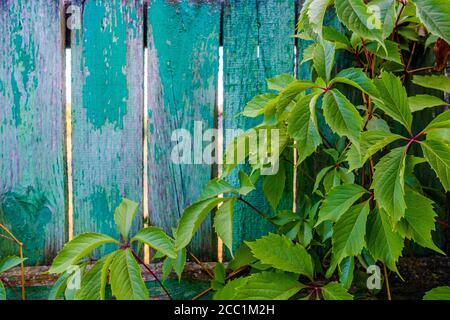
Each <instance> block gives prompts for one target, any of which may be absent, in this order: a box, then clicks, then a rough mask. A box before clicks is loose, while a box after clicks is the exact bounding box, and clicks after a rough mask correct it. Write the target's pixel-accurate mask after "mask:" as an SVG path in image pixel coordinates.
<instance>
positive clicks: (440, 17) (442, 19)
mask: <svg viewBox="0 0 450 320" xmlns="http://www.w3.org/2000/svg"><path fill="white" fill-rule="evenodd" d="M414 3H415V4H416V10H417V16H418V17H419V18H420V21H422V23H423V24H424V25H425V27H427V29H428V31H429V32H431V33H432V34H434V35H436V36H438V37H440V38H442V39H444V40H445V41H447V43H448V44H450V23H449V22H448V21H449V20H448V17H449V16H450V6H449V4H448V2H447V1H442V0H414Z"/></svg>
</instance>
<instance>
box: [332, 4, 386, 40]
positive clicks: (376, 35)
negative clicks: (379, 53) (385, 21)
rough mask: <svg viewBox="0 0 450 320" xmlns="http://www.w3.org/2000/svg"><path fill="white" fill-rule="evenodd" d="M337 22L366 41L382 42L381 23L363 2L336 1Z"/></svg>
mask: <svg viewBox="0 0 450 320" xmlns="http://www.w3.org/2000/svg"><path fill="white" fill-rule="evenodd" d="M335 8H336V13H337V15H338V17H339V20H340V21H341V22H342V23H343V24H344V25H345V26H346V27H347V28H348V29H350V30H351V31H353V32H354V33H356V34H358V35H360V36H361V37H362V38H365V39H368V40H376V41H378V42H383V40H384V39H383V30H382V26H383V25H382V22H381V21H380V19H379V17H377V16H376V15H375V14H374V13H372V12H370V10H369V8H368V5H366V4H365V3H364V1H363V0H336V1H335Z"/></svg>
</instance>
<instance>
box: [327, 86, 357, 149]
mask: <svg viewBox="0 0 450 320" xmlns="http://www.w3.org/2000/svg"><path fill="white" fill-rule="evenodd" d="M322 108H323V114H324V116H325V121H326V122H327V123H328V125H329V126H330V128H331V129H332V130H333V132H336V133H337V134H339V135H340V136H346V137H348V138H349V139H350V140H351V141H352V142H353V143H356V144H357V143H358V142H359V137H360V132H361V129H362V126H363V119H362V117H361V116H360V114H359V113H358V110H356V108H355V106H354V105H353V104H352V103H351V102H350V101H349V100H348V99H347V98H346V97H345V96H344V95H343V94H342V93H341V92H340V91H339V90H337V89H333V90H330V91H328V92H327V93H326V94H325V97H324V99H323V105H322Z"/></svg>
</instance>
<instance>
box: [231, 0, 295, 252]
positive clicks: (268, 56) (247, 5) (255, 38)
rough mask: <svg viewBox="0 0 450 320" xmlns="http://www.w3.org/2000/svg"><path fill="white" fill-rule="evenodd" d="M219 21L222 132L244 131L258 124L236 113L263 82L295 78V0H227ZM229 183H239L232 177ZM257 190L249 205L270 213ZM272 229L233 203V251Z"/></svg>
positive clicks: (247, 210) (264, 89)
mask: <svg viewBox="0 0 450 320" xmlns="http://www.w3.org/2000/svg"><path fill="white" fill-rule="evenodd" d="M223 19H224V25H223V47H224V117H223V118H224V128H225V129H246V128H249V127H252V126H253V125H254V124H255V123H257V122H258V121H255V120H252V119H247V118H243V117H239V118H236V117H235V115H236V114H237V113H238V112H240V111H242V110H243V108H244V106H245V104H246V103H247V102H248V101H249V100H250V99H251V98H252V97H253V96H255V95H257V94H260V93H263V92H265V91H266V82H265V79H267V78H270V77H273V76H275V75H277V74H280V73H290V74H292V75H293V74H294V39H293V37H292V35H293V34H294V30H295V1H293V0H276V1H258V0H247V1H244V0H226V1H225V3H224V18H223ZM258 47H259V49H258ZM258 53H259V56H258ZM244 167H245V168H246V169H248V167H247V166H244ZM288 176H290V175H288ZM230 180H231V181H232V182H234V183H237V177H236V175H232V177H231V178H230ZM287 184H288V185H290V182H289V181H288V182H287ZM260 190H261V186H259V187H258V191H256V192H253V193H251V194H250V195H249V196H247V201H249V202H251V203H252V204H253V205H255V206H256V207H258V208H259V209H260V210H262V211H264V212H266V213H268V214H271V212H270V211H271V210H270V209H269V205H268V204H267V201H266V200H265V199H264V197H263V195H262V191H260ZM288 191H289V190H288ZM290 202H291V201H289V197H285V206H286V207H291V204H292V203H290ZM270 230H272V227H271V226H270V224H269V223H267V222H266V221H264V220H263V219H262V218H261V217H260V216H258V215H257V214H255V212H253V211H252V209H249V208H248V207H246V206H244V205H242V204H241V203H239V204H237V206H236V208H235V212H234V223H233V238H234V247H237V246H238V245H239V244H240V243H241V242H242V241H243V240H249V239H254V238H256V237H259V236H262V235H264V234H266V233H267V232H269V231H270Z"/></svg>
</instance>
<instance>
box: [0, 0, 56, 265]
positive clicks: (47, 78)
mask: <svg viewBox="0 0 450 320" xmlns="http://www.w3.org/2000/svg"><path fill="white" fill-rule="evenodd" d="M63 44H64V39H63V36H62V32H61V20H60V5H59V1H54V0H37V1H28V0H5V1H1V2H0V141H1V142H0V222H2V223H4V224H6V226H7V227H9V228H10V229H11V231H12V232H13V233H14V234H15V235H16V237H17V238H18V239H19V240H20V241H22V242H23V243H24V253H25V256H26V257H27V258H28V260H27V264H28V265H35V264H38V263H48V262H50V261H51V259H52V258H53V257H54V255H55V254H56V252H57V251H58V250H59V249H60V248H61V246H62V244H63V242H64V241H65V227H64V221H65V187H64V185H65V183H64V181H65V177H64V127H63V117H64V114H63V110H64V109H63V99H64V96H63V94H64V84H63V81H62V79H63V70H64V67H63V63H64V59H63V50H62V48H63ZM17 252H18V250H17V248H16V247H15V245H14V246H13V245H12V244H11V243H10V242H7V241H5V240H0V256H4V255H7V254H17Z"/></svg>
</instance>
